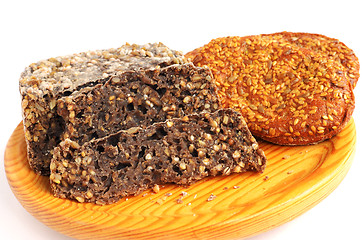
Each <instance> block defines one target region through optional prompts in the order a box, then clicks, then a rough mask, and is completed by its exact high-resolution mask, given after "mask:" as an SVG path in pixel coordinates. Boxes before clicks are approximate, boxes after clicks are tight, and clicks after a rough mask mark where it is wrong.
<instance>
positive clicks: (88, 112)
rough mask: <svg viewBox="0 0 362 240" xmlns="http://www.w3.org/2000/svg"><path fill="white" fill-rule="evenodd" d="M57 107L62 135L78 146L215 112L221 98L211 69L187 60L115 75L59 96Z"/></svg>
mask: <svg viewBox="0 0 362 240" xmlns="http://www.w3.org/2000/svg"><path fill="white" fill-rule="evenodd" d="M57 106H58V108H57V112H58V114H59V115H60V116H61V117H62V118H63V120H64V121H65V126H66V128H65V131H64V133H63V136H62V139H65V138H70V139H71V140H73V141H76V142H77V143H78V144H79V145H82V144H83V143H85V142H88V141H90V140H91V139H93V138H100V137H104V136H106V135H108V134H111V133H115V132H118V131H119V130H124V129H128V128H131V127H136V126H141V127H142V126H148V125H151V124H153V123H155V122H161V121H165V120H166V119H169V118H175V117H176V118H178V117H182V116H184V115H188V114H192V113H194V112H201V111H203V110H206V111H209V112H214V111H216V110H218V109H219V100H218V97H217V94H216V92H215V85H214V82H213V81H212V75H211V72H210V70H209V69H207V68H199V67H195V66H194V65H193V64H192V63H188V64H175V65H172V66H169V67H165V68H159V69H152V70H139V71H127V72H123V73H121V74H116V75H114V76H112V77H110V78H109V80H108V81H107V82H106V83H105V84H98V85H96V86H94V87H92V88H88V87H85V88H84V89H82V90H79V91H77V92H74V93H73V94H72V95H70V96H67V97H63V98H60V99H59V100H58V103H57Z"/></svg>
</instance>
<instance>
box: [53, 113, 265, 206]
mask: <svg viewBox="0 0 362 240" xmlns="http://www.w3.org/2000/svg"><path fill="white" fill-rule="evenodd" d="M265 163H266V158H265V155H264V153H263V151H262V150H261V149H259V147H258V144H257V142H256V141H255V139H254V137H253V136H252V135H251V134H250V132H249V130H248V128H247V126H246V124H245V121H244V119H243V117H242V116H241V114H240V113H237V112H236V111H234V110H231V109H224V110H218V111H216V112H214V113H207V112H203V113H199V114H195V115H189V116H185V117H183V118H182V119H180V118H178V119H177V118H174V119H169V120H167V121H166V122H160V123H155V124H153V125H151V126H149V127H147V128H144V129H143V128H138V127H134V128H130V129H128V130H122V131H120V132H118V133H116V134H112V135H109V136H107V137H105V138H101V139H96V140H92V141H90V142H88V143H85V144H84V145H83V146H79V145H78V144H77V143H76V142H74V141H71V140H69V139H66V140H64V141H63V142H61V143H60V144H59V147H57V148H55V150H54V158H53V159H52V162H51V164H50V169H51V175H50V182H51V188H52V190H53V192H54V195H55V196H57V197H60V198H69V199H76V200H78V201H79V202H93V203H97V204H109V203H114V202H117V201H118V200H119V199H120V198H122V197H125V196H129V195H136V194H139V193H141V192H142V191H144V190H146V189H148V188H151V187H153V186H154V185H155V184H164V183H176V184H182V185H189V184H192V183H193V182H195V181H196V180H199V179H202V178H204V177H206V176H215V175H217V174H223V175H229V174H231V173H233V172H236V173H239V172H244V171H257V172H262V171H263V169H264V167H265Z"/></svg>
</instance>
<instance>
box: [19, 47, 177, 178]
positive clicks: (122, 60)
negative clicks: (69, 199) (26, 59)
mask: <svg viewBox="0 0 362 240" xmlns="http://www.w3.org/2000/svg"><path fill="white" fill-rule="evenodd" d="M175 63H177V64H178V63H184V60H183V56H182V54H181V53H180V52H177V51H173V50H170V49H169V48H167V47H166V46H165V45H163V44H162V43H155V44H146V45H130V44H126V45H124V46H122V47H120V48H117V49H107V50H99V51H89V52H83V53H79V54H74V55H70V56H64V57H57V58H50V59H47V60H44V61H40V62H37V63H33V64H31V65H30V66H29V67H27V68H26V69H25V71H24V72H23V73H22V75H21V78H20V93H21V97H22V110H23V111H22V114H23V124H24V131H25V139H26V142H27V150H28V160H29V163H30V166H31V167H32V168H33V169H34V171H35V172H37V173H39V174H43V175H49V163H50V159H51V157H52V153H53V148H54V147H55V146H56V145H57V144H58V143H59V142H60V141H61V133H62V132H63V130H64V127H65V123H64V121H63V119H62V118H61V117H60V116H59V115H58V114H57V100H58V99H59V98H62V97H64V96H70V95H72V94H73V92H75V91H77V90H78V89H83V88H84V85H85V86H87V87H88V88H91V87H92V86H94V85H96V84H99V83H102V82H105V81H107V80H108V79H109V77H110V76H112V75H114V74H115V73H119V72H123V71H129V70H138V69H150V68H156V67H165V66H168V65H172V64H175Z"/></svg>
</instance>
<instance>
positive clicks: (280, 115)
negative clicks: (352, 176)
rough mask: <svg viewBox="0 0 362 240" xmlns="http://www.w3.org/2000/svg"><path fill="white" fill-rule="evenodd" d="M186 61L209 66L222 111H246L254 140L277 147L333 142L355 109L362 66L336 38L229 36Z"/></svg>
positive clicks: (194, 52)
mask: <svg viewBox="0 0 362 240" xmlns="http://www.w3.org/2000/svg"><path fill="white" fill-rule="evenodd" d="M185 56H186V57H188V58H190V59H191V61H192V62H194V63H195V65H197V66H203V65H207V66H209V67H210V69H211V71H212V73H213V75H214V78H215V83H216V86H217V88H218V91H217V92H218V95H219V96H220V99H221V102H222V106H223V107H226V108H228V107H230V108H233V109H236V110H237V111H239V112H241V113H242V114H243V116H244V117H245V120H246V122H247V124H248V127H249V129H250V131H251V132H252V133H253V134H254V135H255V136H258V137H260V138H262V139H264V140H267V141H270V142H273V143H276V144H281V145H305V144H314V143H318V142H320V141H323V140H325V139H329V138H331V137H333V136H334V135H336V134H337V133H339V132H340V131H341V130H342V129H343V127H344V126H345V125H346V124H347V123H348V121H349V120H350V118H351V115H352V113H353V110H354V104H355V101H354V94H353V87H354V86H355V85H356V83H357V80H358V77H359V73H358V71H359V62H358V59H357V57H356V56H355V54H354V53H353V51H352V50H351V49H349V48H347V47H346V45H345V44H343V43H341V42H339V41H338V40H336V39H333V38H328V37H326V36H322V35H316V34H308V33H288V32H282V33H274V34H262V35H255V36H247V37H224V38H218V39H214V40H212V41H211V42H210V43H208V44H206V45H205V46H203V47H201V48H197V49H195V50H193V51H191V52H189V53H187V54H186V55H185Z"/></svg>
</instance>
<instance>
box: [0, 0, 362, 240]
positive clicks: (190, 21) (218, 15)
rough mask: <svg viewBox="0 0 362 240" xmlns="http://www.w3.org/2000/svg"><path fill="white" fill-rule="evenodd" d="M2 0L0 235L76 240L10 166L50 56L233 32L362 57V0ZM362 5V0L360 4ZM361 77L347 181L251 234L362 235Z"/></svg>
mask: <svg viewBox="0 0 362 240" xmlns="http://www.w3.org/2000/svg"><path fill="white" fill-rule="evenodd" d="M129 2H131V3H121V1H119V2H118V1H117V3H116V2H109V1H105V0H104V1H94V2H93V1H76V0H72V1H46V2H40V1H24V2H21V1H1V3H0V61H1V62H0V83H1V85H0V106H1V112H0V155H1V158H0V161H1V164H0V239H27V240H33V239H37V240H45V239H53V240H66V239H70V238H68V237H66V236H63V235H62V234H60V233H57V232H55V231H53V230H51V229H50V228H48V227H47V226H45V225H43V224H42V223H41V222H39V221H38V220H37V219H35V218H34V217H32V216H31V215H30V214H29V213H28V212H27V211H26V210H25V209H24V208H23V207H22V206H21V205H20V204H19V202H18V201H17V200H16V198H15V197H14V195H13V194H12V192H11V190H10V188H9V186H8V183H7V180H6V176H5V171H4V166H3V165H4V164H3V156H4V150H5V147H6V143H7V140H8V139H9V137H10V135H11V133H12V131H13V130H14V129H15V127H16V126H17V125H18V123H19V122H20V121H21V111H20V96H19V92H18V79H19V75H20V73H21V72H22V71H23V69H24V68H25V67H26V66H27V65H29V64H30V63H32V62H36V61H38V60H41V59H45V58H49V57H54V56H59V55H65V54H71V53H75V52H80V51H86V50H94V49H104V48H110V47H119V46H121V45H122V44H124V43H125V42H130V43H139V44H143V43H147V42H156V41H161V42H163V43H164V44H166V45H167V46H169V47H170V48H173V49H177V50H181V51H183V52H184V53H186V52H188V51H190V50H193V49H194V48H196V47H199V46H201V45H203V44H206V43H207V42H209V41H210V40H211V39H212V38H216V37H223V36H228V35H232V36H234V35H239V36H245V35H253V34H261V33H273V32H278V31H296V32H298V31H301V32H311V33H320V34H324V35H327V36H329V37H334V38H338V39H340V40H341V41H343V42H344V43H346V44H347V46H349V47H350V48H352V49H353V50H354V51H355V53H356V55H357V56H358V57H359V58H360V59H362V34H361V32H362V31H361V25H362V17H361V16H362V8H361V7H360V2H359V1H354V2H353V1H347V0H343V1H317V0H314V1H306V0H302V1H285V2H281V1H264V2H263V1H252V0H250V1H238V2H237V1H226V0H223V1H185V0H184V1H177V2H176V1H148V2H140V1H129ZM357 4H358V5H357ZM361 85H362V83H359V84H357V87H356V89H355V95H356V109H355V112H354V114H353V117H354V119H355V122H356V128H357V152H356V155H355V159H354V162H353V165H352V168H351V170H350V171H349V173H348V174H347V176H346V178H345V179H344V180H343V182H342V183H341V184H340V185H339V187H338V188H337V189H336V190H335V191H334V192H333V193H332V194H331V195H329V196H328V197H327V198H326V199H325V200H324V201H322V202H321V203H320V204H319V205H317V206H316V207H314V208H313V209H311V210H310V211H308V212H307V213H305V214H303V215H302V216H300V217H298V218H297V219H295V220H293V221H291V222H289V223H287V224H284V225H282V226H281V227H278V228H275V229H273V230H271V231H269V232H266V233H263V234H260V235H258V236H255V237H252V238H250V239H251V240H261V239H277V240H281V239H288V240H289V239H293V240H298V239H330V240H333V239H362V232H361V231H362V229H361V228H362V222H361V216H362V198H361V191H362V187H361V182H362V180H361V172H362V162H361V160H362V159H361V158H362V144H361V138H362V123H361V120H362V100H361V94H362V86H361Z"/></svg>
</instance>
